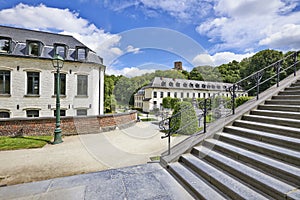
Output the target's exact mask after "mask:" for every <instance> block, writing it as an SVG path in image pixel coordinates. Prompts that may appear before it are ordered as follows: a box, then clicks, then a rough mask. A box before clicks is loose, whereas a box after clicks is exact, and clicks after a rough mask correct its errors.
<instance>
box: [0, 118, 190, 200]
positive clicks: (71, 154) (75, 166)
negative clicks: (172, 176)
mask: <svg viewBox="0 0 300 200" xmlns="http://www.w3.org/2000/svg"><path fill="white" fill-rule="evenodd" d="M161 135H162V133H161V132H159V130H158V127H157V126H156V125H153V124H152V123H149V122H139V123H137V124H136V125H135V126H133V127H130V128H127V129H123V130H115V131H111V132H106V133H96V134H87V135H79V136H70V137H65V138H64V142H63V143H61V144H58V145H46V146H45V147H44V148H41V149H28V150H16V151H0V163H1V164H0V185H2V186H3V185H12V184H18V183H25V182H32V181H39V180H45V179H49V178H56V177H63V176H70V175H75V174H83V173H88V172H97V171H102V170H107V169H116V168H120V167H127V166H133V165H140V164H145V163H147V162H148V161H150V159H149V158H150V157H151V156H157V155H160V154H161V152H163V151H165V150H166V149H167V139H164V140H162V139H161V138H160V137H161ZM183 139H184V137H175V138H172V144H173V145H174V144H176V143H178V142H180V141H181V140H183ZM0 199H1V198H0Z"/></svg>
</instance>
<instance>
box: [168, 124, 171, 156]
mask: <svg viewBox="0 0 300 200" xmlns="http://www.w3.org/2000/svg"><path fill="white" fill-rule="evenodd" d="M170 154H171V119H169V130H168V155H170Z"/></svg>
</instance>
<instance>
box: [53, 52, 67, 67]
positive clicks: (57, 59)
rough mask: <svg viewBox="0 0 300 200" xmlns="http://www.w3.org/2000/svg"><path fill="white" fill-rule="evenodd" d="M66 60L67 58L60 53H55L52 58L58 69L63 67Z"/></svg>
mask: <svg viewBox="0 0 300 200" xmlns="http://www.w3.org/2000/svg"><path fill="white" fill-rule="evenodd" d="M64 61H65V60H64V59H63V58H62V57H61V56H60V55H58V54H55V55H54V56H53V58H52V65H53V67H54V68H56V69H57V68H59V69H61V68H62V67H63V65H64Z"/></svg>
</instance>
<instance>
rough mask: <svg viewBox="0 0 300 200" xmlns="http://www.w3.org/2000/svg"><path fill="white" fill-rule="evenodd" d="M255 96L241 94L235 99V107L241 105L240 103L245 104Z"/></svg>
mask: <svg viewBox="0 0 300 200" xmlns="http://www.w3.org/2000/svg"><path fill="white" fill-rule="evenodd" d="M252 98H253V97H249V96H246V97H245V96H240V97H237V98H236V99H235V107H239V106H240V105H242V104H244V103H245V102H246V101H249V100H250V99H252Z"/></svg>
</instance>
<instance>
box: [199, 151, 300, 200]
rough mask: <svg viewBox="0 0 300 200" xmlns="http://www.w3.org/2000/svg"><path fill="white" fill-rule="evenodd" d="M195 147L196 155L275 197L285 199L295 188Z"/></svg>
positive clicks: (218, 154) (224, 157)
mask: <svg viewBox="0 0 300 200" xmlns="http://www.w3.org/2000/svg"><path fill="white" fill-rule="evenodd" d="M196 149H197V154H195V155H196V156H199V157H203V159H205V160H207V161H208V162H210V163H212V164H214V165H215V166H217V167H219V168H220V169H222V170H224V171H226V172H228V173H230V174H231V175H233V176H234V177H237V178H238V179H240V180H242V181H243V182H245V183H247V184H249V185H251V186H253V187H255V188H256V189H258V190H259V191H262V192H264V193H266V194H268V195H270V196H271V197H273V198H275V199H286V196H287V195H288V193H289V192H291V191H293V190H297V187H295V186H291V185H289V184H287V183H285V182H283V181H280V180H278V179H276V178H274V177H272V176H269V175H267V174H265V173H263V172H260V171H259V170H256V169H254V168H251V167H249V166H247V165H245V164H243V163H241V162H238V161H236V160H234V159H232V158H229V157H227V156H225V155H222V154H220V153H218V152H216V151H214V150H211V149H209V148H206V147H204V146H201V147H198V148H196ZM194 153H195V152H194Z"/></svg>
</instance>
